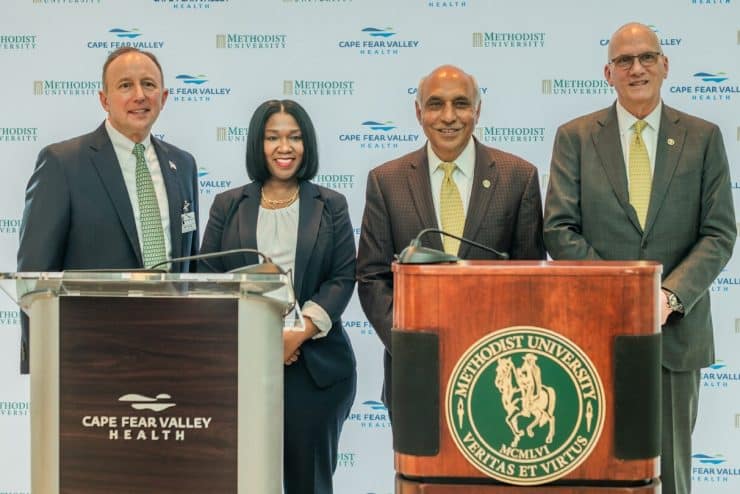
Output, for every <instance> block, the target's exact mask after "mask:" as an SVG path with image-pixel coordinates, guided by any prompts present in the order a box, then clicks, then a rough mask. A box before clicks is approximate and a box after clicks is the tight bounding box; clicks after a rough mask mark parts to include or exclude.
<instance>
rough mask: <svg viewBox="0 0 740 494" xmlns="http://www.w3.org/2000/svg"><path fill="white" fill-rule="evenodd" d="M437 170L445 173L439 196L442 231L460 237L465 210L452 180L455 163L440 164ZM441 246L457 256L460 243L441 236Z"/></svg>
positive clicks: (463, 225) (458, 191)
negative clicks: (439, 169)
mask: <svg viewBox="0 0 740 494" xmlns="http://www.w3.org/2000/svg"><path fill="white" fill-rule="evenodd" d="M439 168H441V169H442V171H444V172H445V177H444V178H443V179H442V190H441V192H440V196H439V216H440V219H441V220H442V230H444V231H446V232H448V233H451V234H453V235H457V236H458V237H462V234H463V228H464V227H465V210H464V209H463V202H462V198H461V197H460V190H459V189H458V188H457V184H455V181H454V180H452V173H453V172H454V171H455V169H456V168H457V165H456V164H455V163H440V164H439ZM442 245H444V248H445V252H446V253H448V254H452V255H457V251H458V249H459V248H460V241H459V240H456V239H454V238H451V237H447V236H444V235H443V236H442Z"/></svg>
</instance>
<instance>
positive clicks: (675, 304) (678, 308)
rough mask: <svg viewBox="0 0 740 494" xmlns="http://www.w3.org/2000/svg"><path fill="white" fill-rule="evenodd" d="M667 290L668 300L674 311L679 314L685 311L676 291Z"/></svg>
mask: <svg viewBox="0 0 740 494" xmlns="http://www.w3.org/2000/svg"><path fill="white" fill-rule="evenodd" d="M663 291H664V292H665V295H666V298H667V301H668V307H670V309H671V310H672V311H674V312H678V313H679V314H683V313H684V310H685V309H684V308H683V304H682V303H681V301H680V300H678V297H677V296H676V294H675V293H673V292H671V291H670V290H663Z"/></svg>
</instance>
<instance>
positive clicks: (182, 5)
mask: <svg viewBox="0 0 740 494" xmlns="http://www.w3.org/2000/svg"><path fill="white" fill-rule="evenodd" d="M152 2H153V3H154V5H161V6H163V7H164V6H168V7H170V8H172V9H175V10H204V9H210V8H211V7H218V6H220V5H223V4H226V3H229V0H152Z"/></svg>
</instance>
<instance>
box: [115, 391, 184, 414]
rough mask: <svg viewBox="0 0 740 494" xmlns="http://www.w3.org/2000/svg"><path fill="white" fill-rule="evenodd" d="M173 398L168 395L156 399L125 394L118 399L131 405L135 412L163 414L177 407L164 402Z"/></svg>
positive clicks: (163, 394) (164, 394) (162, 394)
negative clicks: (145, 411) (148, 411)
mask: <svg viewBox="0 0 740 494" xmlns="http://www.w3.org/2000/svg"><path fill="white" fill-rule="evenodd" d="M170 399H172V397H171V396H170V395H168V394H166V393H160V394H158V395H157V396H156V397H155V398H151V397H149V396H145V395H140V394H136V393H131V394H125V395H123V396H121V397H120V398H118V401H122V402H124V403H130V404H131V408H133V409H134V410H152V411H154V412H161V411H163V410H167V409H168V408H172V407H174V406H176V404H175V403H172V402H165V401H164V400H170Z"/></svg>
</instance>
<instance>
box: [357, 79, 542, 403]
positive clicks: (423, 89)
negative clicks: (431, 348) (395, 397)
mask: <svg viewBox="0 0 740 494" xmlns="http://www.w3.org/2000/svg"><path fill="white" fill-rule="evenodd" d="M480 105H481V102H480V91H479V89H478V85H477V83H476V81H475V79H474V78H473V77H472V76H471V75H469V74H466V73H465V72H463V71H462V70H460V69H459V68H457V67H453V66H449V65H444V66H441V67H438V68H436V69H435V70H434V71H432V73H431V74H429V75H428V76H426V77H425V78H423V79H422V80H421V82H420V83H419V89H418V91H417V95H416V117H417V119H418V121H419V123H420V124H421V126H422V127H423V129H424V133H425V134H426V136H427V139H428V142H427V144H426V145H425V146H424V147H422V148H421V149H418V150H416V151H414V152H412V153H409V154H407V155H405V156H402V157H400V158H398V159H395V160H393V161H390V162H388V163H385V164H383V165H381V166H379V167H377V168H375V169H373V170H372V171H371V172H370V173H369V175H368V178H367V193H366V196H367V198H366V204H365V213H364V216H363V219H362V233H361V235H360V244H359V252H358V258H357V279H358V293H359V296H360V303H361V304H362V308H363V310H364V311H365V314H366V315H367V318H368V319H369V321H370V323H371V324H372V325H373V327H374V328H375V331H376V332H377V333H378V335H379V336H380V339H381V340H382V341H383V344H384V345H385V355H384V366H385V382H384V385H383V402H384V403H385V405H386V406H387V407H389V409H391V374H390V373H391V354H392V351H391V350H392V349H391V326H392V322H393V320H392V319H393V316H392V314H393V275H392V273H391V263H392V262H393V256H394V254H397V253H399V252H401V250H402V249H403V248H404V247H406V246H408V245H409V242H411V240H412V239H413V238H414V237H416V235H417V234H418V233H419V232H420V231H421V230H423V229H425V228H441V229H442V230H445V231H448V232H451V233H456V234H457V235H462V236H463V237H465V238H467V239H470V240H474V241H476V242H479V243H481V244H483V245H485V246H488V247H492V248H494V249H497V250H499V251H502V252H507V253H508V254H509V255H510V256H511V258H512V259H543V258H544V257H545V251H544V244H543V241H542V209H541V208H542V203H541V199H540V189H539V180H538V176H537V169H536V168H535V167H534V166H533V165H531V164H530V163H528V162H526V161H524V160H522V159H521V158H518V157H516V156H514V155H511V154H508V153H505V152H503V151H500V150H497V149H492V148H489V147H486V146H484V145H482V144H480V143H479V142H478V141H476V140H475V139H474V138H473V137H472V135H473V130H474V129H475V125H476V123H477V122H478V117H479V115H480ZM445 170H448V171H445ZM449 210H452V214H450V213H449ZM423 243H424V244H425V245H426V246H427V247H431V248H434V249H439V250H442V249H443V248H444V249H445V250H446V251H447V252H449V253H452V254H456V255H458V256H459V257H461V258H463V259H492V258H495V257H496V256H495V254H492V253H490V252H488V251H484V250H482V249H479V248H476V247H472V246H470V245H468V244H465V243H459V242H456V241H454V240H453V241H452V242H450V239H447V238H445V239H443V238H441V237H440V235H436V234H434V235H427V236H426V237H425V238H424V239H423ZM443 244H444V246H443ZM391 411H392V410H391Z"/></svg>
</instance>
